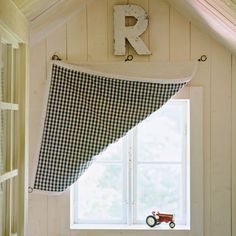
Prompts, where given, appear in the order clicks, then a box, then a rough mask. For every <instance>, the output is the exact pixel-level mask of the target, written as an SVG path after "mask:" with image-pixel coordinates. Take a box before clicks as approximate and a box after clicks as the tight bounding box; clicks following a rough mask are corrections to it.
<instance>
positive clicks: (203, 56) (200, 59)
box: [198, 55, 207, 62]
mask: <svg viewBox="0 0 236 236" xmlns="http://www.w3.org/2000/svg"><path fill="white" fill-rule="evenodd" d="M206 60H207V56H206V55H202V56H201V57H200V58H199V59H198V61H202V62H204V61H206Z"/></svg>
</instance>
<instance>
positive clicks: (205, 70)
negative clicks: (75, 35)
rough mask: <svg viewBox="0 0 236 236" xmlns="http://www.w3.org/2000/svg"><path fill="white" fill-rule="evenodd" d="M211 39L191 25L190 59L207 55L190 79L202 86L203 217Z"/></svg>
mask: <svg viewBox="0 0 236 236" xmlns="http://www.w3.org/2000/svg"><path fill="white" fill-rule="evenodd" d="M211 41H212V39H211V38H210V37H209V36H208V35H207V34H205V33H203V32H202V31H200V30H199V29H198V28H197V27H195V26H194V25H191V60H197V59H198V58H199V57H200V56H201V55H206V56H207V61H205V62H204V63H203V62H201V63H199V67H198V71H197V73H196V75H195V77H194V78H193V80H192V81H191V85H193V86H201V87H202V88H203V97H204V104H203V117H204V118H203V120H204V122H203V145H204V149H203V150H204V165H203V167H204V219H210V206H211V192H210V186H211V185H210V182H211V172H210V166H211V163H210V161H211V159H210V157H211V139H210V136H211V129H210V124H211V120H210V119H211V112H210V107H211V99H210V98H211V97H210V96H211V48H210V45H211ZM204 228H205V235H210V224H208V223H207V222H206V221H205V220H204Z"/></svg>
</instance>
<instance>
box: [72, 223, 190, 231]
mask: <svg viewBox="0 0 236 236" xmlns="http://www.w3.org/2000/svg"><path fill="white" fill-rule="evenodd" d="M70 228H71V229H72V230H77V229H78V230H120V231H123V230H148V231H150V230H151V231H153V230H165V231H168V230H169V231H180V230H183V231H187V230H190V226H188V225H176V226H175V228H174V229H171V228H170V227H169V225H168V224H164V223H163V224H162V225H157V226H155V227H153V228H151V227H149V226H148V225H142V224H137V225H126V224H93V225H91V224H74V225H71V227H70Z"/></svg>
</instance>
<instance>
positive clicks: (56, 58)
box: [52, 54, 61, 61]
mask: <svg viewBox="0 0 236 236" xmlns="http://www.w3.org/2000/svg"><path fill="white" fill-rule="evenodd" d="M52 60H53V61H61V58H60V57H59V56H58V55H57V54H54V55H53V56H52Z"/></svg>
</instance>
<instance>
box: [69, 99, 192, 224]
mask: <svg viewBox="0 0 236 236" xmlns="http://www.w3.org/2000/svg"><path fill="white" fill-rule="evenodd" d="M188 168H189V101H188V100H171V101H169V102H168V103H167V104H166V105H164V106H163V107H162V108H161V109H160V110H159V111H157V112H155V113H154V114H152V115H151V116H150V117H148V118H147V119H146V120H145V121H144V122H142V123H141V124H140V125H138V126H137V127H136V128H134V129H133V130H132V131H131V132H129V133H128V135H126V137H124V138H122V139H120V140H119V141H118V142H117V143H115V144H112V145H110V146H109V147H108V148H107V149H106V150H105V151H104V152H103V153H102V154H101V155H99V156H97V157H96V159H95V161H94V163H93V164H92V165H91V167H90V168H89V169H88V170H87V171H86V172H85V174H84V175H83V176H81V177H80V179H79V180H78V182H77V183H76V184H75V185H74V187H73V190H74V191H73V193H74V194H73V201H72V202H73V203H72V204H73V207H72V209H73V220H74V223H75V224H84V223H86V224H99V223H101V224H128V225H133V224H145V220H146V217H147V216H148V215H150V213H151V212H152V211H153V210H155V211H157V210H158V211H160V212H163V213H174V214H175V219H176V224H181V225H185V224H187V222H188V221H189V219H188V218H189V215H188V212H189V175H188V173H189V169H188Z"/></svg>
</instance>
